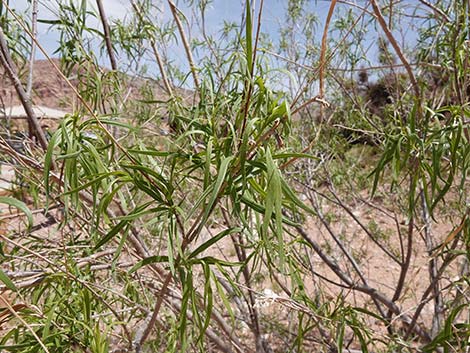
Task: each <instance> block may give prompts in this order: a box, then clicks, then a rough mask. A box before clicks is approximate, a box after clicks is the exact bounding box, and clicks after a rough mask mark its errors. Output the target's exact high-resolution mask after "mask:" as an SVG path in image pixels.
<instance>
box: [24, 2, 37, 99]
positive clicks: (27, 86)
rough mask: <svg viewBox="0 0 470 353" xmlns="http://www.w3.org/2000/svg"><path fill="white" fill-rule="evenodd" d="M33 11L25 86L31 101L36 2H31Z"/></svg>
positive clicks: (35, 33) (34, 52)
mask: <svg viewBox="0 0 470 353" xmlns="http://www.w3.org/2000/svg"><path fill="white" fill-rule="evenodd" d="M32 5H33V11H32V16H31V33H32V34H33V38H32V40H31V54H30V56H29V73H28V82H27V84H26V95H27V96H28V97H29V98H30V99H31V91H32V89H33V71H34V59H35V57H36V42H35V40H34V39H35V38H36V37H37V32H38V31H37V25H38V0H33V2H32Z"/></svg>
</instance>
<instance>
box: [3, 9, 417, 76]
mask: <svg viewBox="0 0 470 353" xmlns="http://www.w3.org/2000/svg"><path fill="white" fill-rule="evenodd" d="M62 1H70V0H62ZM73 1H75V2H76V3H80V1H81V0H73ZM86 1H87V3H88V5H89V6H90V7H93V8H96V2H95V0H86ZM102 1H103V3H104V7H105V10H106V13H107V16H108V18H109V19H110V20H113V19H121V20H124V19H125V18H126V16H128V15H129V14H130V13H131V5H130V1H129V0H102ZM153 1H154V3H160V4H161V3H163V4H166V0H164V1H161V0H153ZM348 1H351V2H352V3H353V4H356V5H359V6H364V4H366V3H368V2H367V1H364V0H348ZM194 2H196V3H197V0H195V1H194ZM39 3H40V9H39V18H43V19H44V18H45V19H50V18H54V10H55V9H56V7H57V5H55V4H56V3H57V2H56V1H55V0H39ZM255 3H256V4H257V5H258V6H259V3H260V0H256V1H255ZM417 3H418V2H417V0H402V2H401V4H402V5H403V4H404V5H407V4H408V5H409V6H410V8H409V9H408V10H407V9H405V11H406V12H408V11H409V12H410V13H411V11H412V8H413V7H415V6H416V4H417ZM10 4H11V6H13V7H14V8H15V9H17V10H18V11H25V10H27V9H28V0H14V1H10ZM244 4H245V0H213V1H212V2H211V4H210V5H209V7H208V10H207V12H206V25H207V30H208V32H209V33H210V34H216V33H217V32H218V31H219V30H220V29H221V28H222V25H223V23H224V21H228V22H235V23H238V24H240V22H241V18H242V15H243V13H244V6H245V5H244ZM307 4H308V10H309V11H311V12H313V13H314V14H315V15H316V16H317V17H318V22H319V23H318V27H317V31H316V36H317V38H316V39H317V41H319V40H320V36H321V35H322V31H323V26H324V24H325V20H326V14H327V12H328V8H329V6H330V1H326V0H307ZM286 7H287V1H286V0H265V1H264V9H263V17H262V31H263V32H265V33H267V34H269V36H270V37H271V38H272V39H273V41H274V43H275V44H277V41H278V40H279V30H280V28H281V26H282V25H283V24H284V23H285V18H286V17H285V16H286ZM179 8H180V9H181V10H182V11H183V12H184V13H185V15H186V17H187V18H188V19H189V21H190V23H192V24H193V25H195V22H196V19H195V14H194V13H191V11H190V9H189V8H188V7H185V6H184V2H183V1H181V0H180V1H179ZM350 8H354V7H351V5H345V4H341V3H339V4H338V5H337V8H336V9H335V13H336V14H338V13H340V12H341V11H344V10H345V9H350ZM356 10H357V9H356ZM160 18H161V19H162V22H165V21H166V20H168V19H170V18H171V13H170V10H169V9H168V7H167V5H164V6H163V10H162V13H161V14H160ZM89 26H91V27H97V28H100V29H101V25H100V24H99V23H98V21H97V20H95V21H94V22H93V20H92V21H90V23H89ZM402 26H403V29H404V30H405V31H404V32H403V33H404V35H403V36H402V37H400V36H401V35H402V34H401V33H399V32H398V31H397V39H398V40H399V41H400V42H401V43H402V44H405V43H406V44H410V43H413V42H414V41H416V38H417V30H416V28H412V27H409V26H410V23H403V24H402ZM191 32H192V35H193V36H195V37H197V36H198V31H197V28H196V27H193V28H192V31H191ZM380 32H381V31H379V33H380ZM59 35H60V34H59V32H58V31H57V30H49V29H48V26H47V25H44V24H40V26H39V41H40V43H41V44H42V45H43V46H44V47H45V49H46V50H47V51H48V53H49V54H52V52H53V51H54V49H56V47H57V41H58V38H59ZM378 35H379V34H378V33H377V32H376V30H375V27H374V26H369V28H368V33H367V35H366V36H367V38H366V40H367V41H368V42H369V43H370V46H371V49H370V51H369V53H367V55H369V56H370V57H374V56H376V50H377V49H376V48H375V47H374V42H376V41H377V37H378ZM171 52H172V55H173V57H174V58H173V59H174V62H175V63H176V64H177V65H180V66H181V67H182V68H183V70H185V68H186V69H187V63H186V60H185V59H184V58H185V55H184V52H183V48H182V46H181V45H175V47H172V48H171ZM38 58H43V55H41V54H40V53H39V54H38ZM101 63H102V64H104V65H106V64H107V58H103V59H102V60H101ZM310 64H311V65H313V66H314V65H315V63H310ZM154 66H155V65H152V67H154Z"/></svg>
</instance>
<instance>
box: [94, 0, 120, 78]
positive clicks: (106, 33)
mask: <svg viewBox="0 0 470 353" xmlns="http://www.w3.org/2000/svg"><path fill="white" fill-rule="evenodd" d="M96 5H98V11H99V13H100V19H101V24H102V25H103V32H104V42H105V43H106V50H107V51H108V56H109V61H110V62H111V68H112V69H113V71H116V70H117V63H116V58H115V56H114V50H113V44H112V42H111V31H110V30H109V24H108V20H107V19H106V13H105V12H104V7H103V3H102V1H101V0H96Z"/></svg>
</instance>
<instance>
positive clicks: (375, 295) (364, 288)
mask: <svg viewBox="0 0 470 353" xmlns="http://www.w3.org/2000/svg"><path fill="white" fill-rule="evenodd" d="M295 229H296V230H297V232H298V233H299V234H300V235H301V237H302V238H303V239H304V240H305V241H306V242H307V243H308V244H309V245H310V247H311V248H312V249H313V250H314V251H315V252H316V253H317V255H318V256H319V257H320V258H321V259H322V261H323V262H324V263H325V264H326V265H327V266H328V267H329V268H330V269H331V270H332V271H333V272H334V273H335V274H336V276H338V277H339V279H341V281H343V282H344V283H345V284H346V285H347V286H348V288H350V289H353V290H356V291H358V292H361V293H364V294H367V295H369V296H370V297H371V298H372V299H375V300H377V301H379V302H380V303H382V304H384V305H385V307H387V308H388V309H389V310H391V311H392V312H393V313H394V314H395V315H396V317H397V318H398V319H399V320H401V321H403V322H404V323H405V324H407V325H409V329H410V331H411V332H414V333H415V334H417V335H418V336H419V337H421V338H422V339H423V340H424V341H425V342H429V341H430V340H431V337H430V335H429V333H428V332H427V331H425V330H424V329H423V328H421V327H420V326H417V325H415V324H414V325H412V324H413V322H415V321H414V320H415V318H414V317H413V318H411V317H410V316H408V315H407V314H405V313H403V312H402V311H401V310H400V308H399V307H398V306H397V305H396V304H395V303H394V302H392V301H391V300H390V299H388V298H387V297H385V296H384V295H383V294H382V293H380V292H379V291H377V289H375V288H372V287H369V286H368V285H365V284H363V285H361V284H358V283H356V282H354V281H353V280H352V279H351V278H350V277H349V276H348V275H347V274H346V273H344V271H343V270H342V269H341V268H340V267H339V266H338V264H337V263H336V261H335V260H334V259H333V258H331V257H330V256H328V255H327V254H326V253H325V252H324V250H323V248H322V247H321V246H320V244H318V243H317V242H316V241H315V240H313V239H312V238H311V237H310V236H309V235H308V233H307V232H306V231H305V229H303V228H302V227H301V226H296V227H295Z"/></svg>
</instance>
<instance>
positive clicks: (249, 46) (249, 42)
mask: <svg viewBox="0 0 470 353" xmlns="http://www.w3.org/2000/svg"><path fill="white" fill-rule="evenodd" d="M245 30H246V62H247V63H248V70H247V71H248V72H249V73H250V74H251V68H252V66H253V22H252V20H251V6H250V0H246V27H245ZM250 79H251V77H250Z"/></svg>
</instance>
